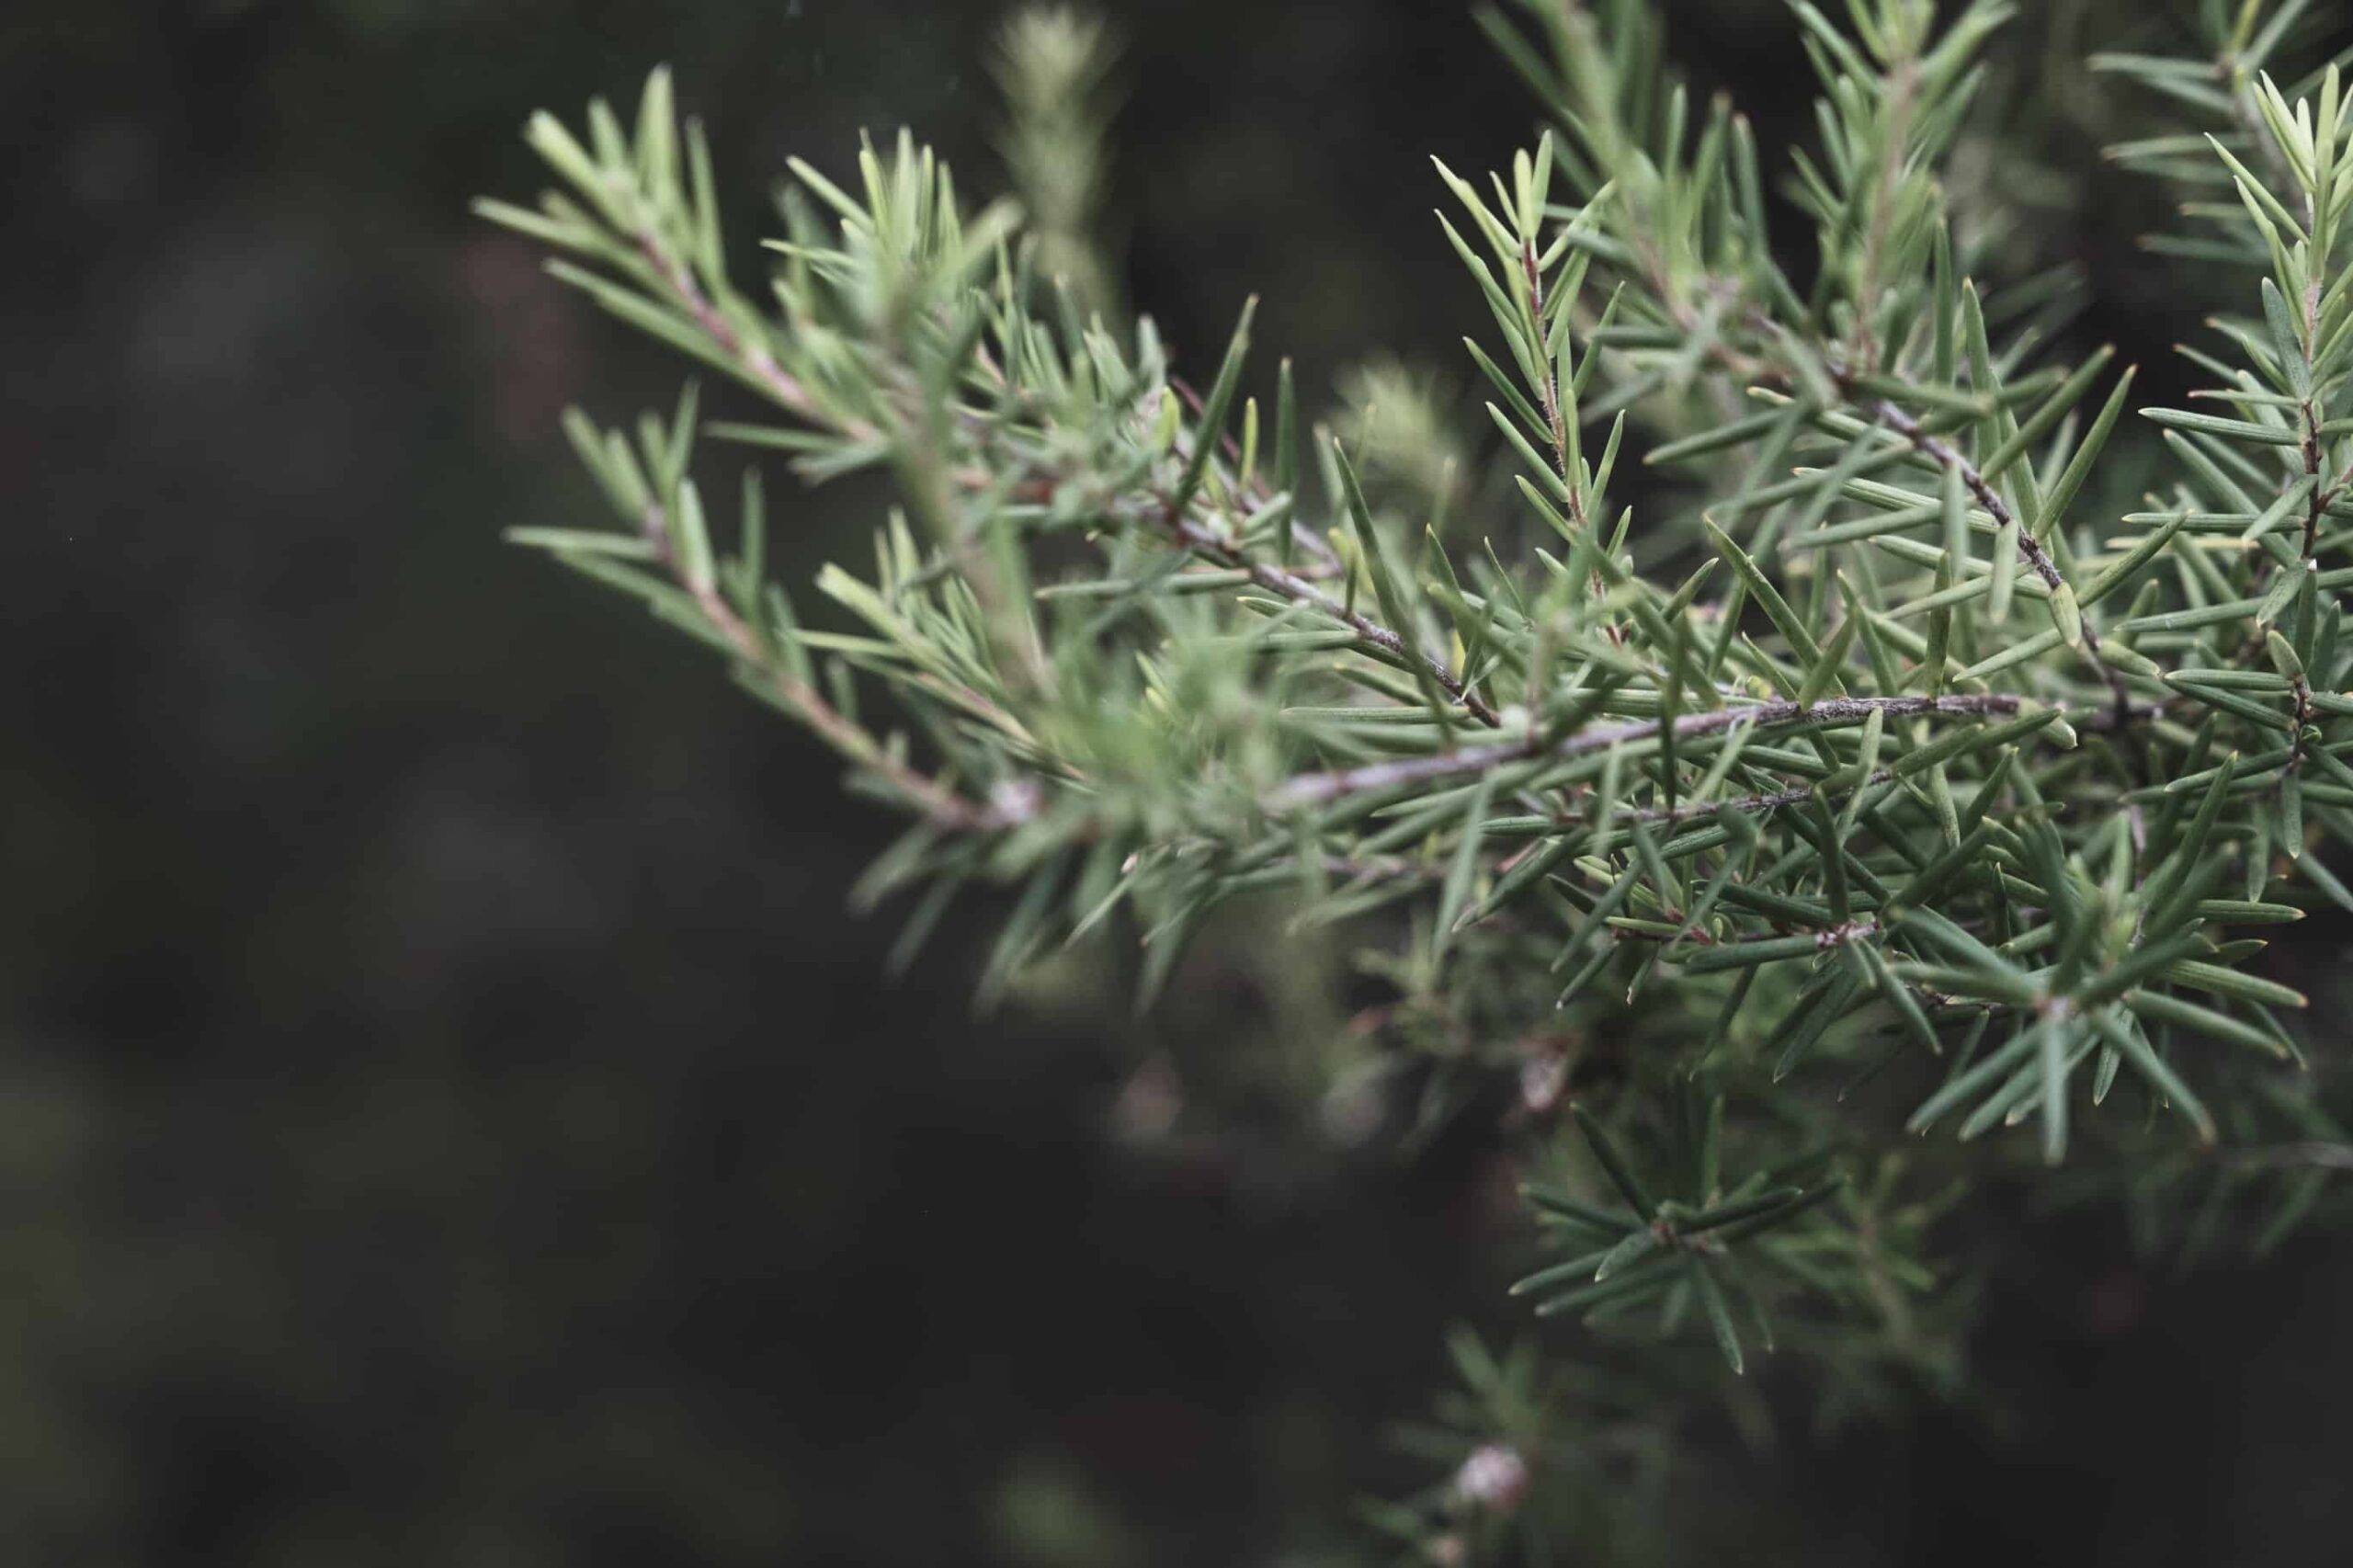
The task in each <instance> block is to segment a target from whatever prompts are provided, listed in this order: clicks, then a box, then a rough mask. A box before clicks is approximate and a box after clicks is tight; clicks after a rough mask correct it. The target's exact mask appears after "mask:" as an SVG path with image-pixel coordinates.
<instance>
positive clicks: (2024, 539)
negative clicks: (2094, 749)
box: [1871, 401, 2132, 714]
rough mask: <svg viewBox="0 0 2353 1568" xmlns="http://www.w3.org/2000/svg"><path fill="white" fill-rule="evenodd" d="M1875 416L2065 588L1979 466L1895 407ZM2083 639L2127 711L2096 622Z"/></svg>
mask: <svg viewBox="0 0 2353 1568" xmlns="http://www.w3.org/2000/svg"><path fill="white" fill-rule="evenodd" d="M1871 415H1872V417H1874V418H1876V419H1877V420H1878V421H1879V422H1880V423H1881V425H1884V426H1887V427H1888V428H1889V429H1891V430H1893V431H1894V432H1895V433H1896V434H1897V435H1899V436H1901V437H1904V439H1905V440H1906V441H1908V442H1910V443H1911V444H1912V449H1913V450H1915V451H1916V452H1918V453H1920V454H1921V455H1922V456H1924V457H1926V458H1927V459H1928V460H1930V461H1932V462H1934V463H1935V464H1937V466H1938V467H1939V468H1944V469H1949V470H1951V471H1952V472H1955V473H1957V474H1959V475H1960V476H1961V483H1962V485H1964V486H1965V487H1966V488H1967V489H1968V491H1969V494H1970V495H1971V496H1972V498H1974V499H1975V501H1976V502H1977V504H1978V505H1979V506H1983V507H1984V508H1985V510H1986V512H1987V514H1988V515H1990V516H1991V517H1993V519H1994V521H1995V525H1996V526H1997V527H2000V528H2016V529H2017V532H2018V559H2020V560H2021V561H2024V562H2026V564H2027V569H2028V570H2029V571H2030V572H2032V573H2033V574H2035V575H2036V576H2038V577H2040V578H2041V579H2042V584H2043V586H2045V587H2047V588H2049V589H2051V590H2052V592H2053V593H2056V592H2058V591H2059V590H2060V589H2062V588H2063V587H2065V586H2066V585H2067V579H2066V578H2065V577H2063V576H2062V575H2061V574H2060V571H2059V567H2058V563H2057V562H2053V561H2052V559H2051V552H2050V551H2046V550H2044V549H2043V548H2042V543H2041V541H2040V540H2038V539H2036V538H2035V537H2034V535H2033V534H2031V533H2029V532H2028V531H2027V529H2026V528H2025V526H2024V525H2023V524H2021V523H2019V521H2018V514H2017V513H2016V512H2013V511H2012V510H2010V504H2009V503H2008V502H2006V501H2005V500H2003V499H2002V496H2001V493H2000V492H1999V491H1997V490H1995V488H1994V486H1993V485H1992V484H1991V483H1987V481H1986V478H1985V475H1984V473H1983V472H1980V471H1979V470H1978V467H1977V465H1976V464H1975V463H1972V462H1971V461H1970V460H1968V459H1967V458H1965V457H1963V456H1961V452H1960V451H1959V450H1958V449H1955V448H1954V447H1953V446H1951V445H1950V444H1949V443H1948V442H1945V441H1941V440H1938V438H1937V437H1934V436H1931V435H1930V434H1928V432H1927V430H1925V429H1923V428H1922V427H1921V425H1920V422H1919V421H1918V420H1916V419H1915V418H1913V417H1912V416H1911V415H1908V414H1906V413H1904V411H1903V410H1902V409H1900V408H1898V407H1896V406H1895V404H1893V403H1888V402H1885V401H1881V402H1880V403H1876V404H1874V405H1873V406H1872V409H1871ZM2083 635H2084V652H2085V653H2088V654H2090V655H2091V659H2092V663H2093V665H2096V666H2097V668H2098V670H2099V673H2100V678H2101V679H2102V680H2104V681H2106V682H2107V683H2108V688H2109V691H2110V692H2111V693H2112V694H2114V696H2115V699H2116V710H2117V712H2118V713H2120V714H2121V713H2123V712H2125V711H2127V710H2129V709H2130V708H2131V704H2132V692H2131V687H2128V686H2126V685H2125V684H2124V676H2123V674H2122V672H2120V670H2118V669H2117V667H2116V666H2115V665H2111V664H2109V662H2108V655H2107V654H2106V653H2104V652H2103V651H2102V650H2101V648H2100V641H2099V633H2098V632H2097V631H2094V630H2093V629H2092V624H2091V622H2090V621H2088V620H2085V621H2084V622H2083Z"/></svg>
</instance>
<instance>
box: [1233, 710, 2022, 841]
mask: <svg viewBox="0 0 2353 1568" xmlns="http://www.w3.org/2000/svg"><path fill="white" fill-rule="evenodd" d="M2023 706H2024V702H2023V700H2022V699H2019V698H2017V697H2012V696H2008V695H2006V694H2003V693H1984V694H1960V695H1949V696H1943V697H1844V698H1836V699H1831V700H1828V701H1823V702H1816V703H1813V704H1810V705H1808V704H1802V703H1797V702H1766V703H1759V704H1756V705H1755V706H1753V707H1747V708H1720V709H1715V710H1711V711H1708V712H1705V713H1687V714H1684V715H1683V716H1682V717H1680V718H1678V719H1677V720H1676V721H1675V722H1674V724H1673V725H1672V726H1669V725H1666V724H1662V723H1659V722H1655V721H1652V722H1640V723H1631V724H1608V725H1603V726H1600V727H1598V728H1595V729H1587V730H1580V731H1578V732H1577V733H1575V734H1573V735H1568V736H1564V737H1562V738H1560V739H1557V740H1548V739H1546V738H1545V737H1543V736H1541V735H1539V734H1533V733H1531V734H1529V735H1528V736H1526V737H1525V738H1523V739H1520V740H1517V741H1499V742H1496V743H1495V744H1492V745H1483V746H1465V747H1462V748H1461V749H1460V750H1456V751H1452V752H1445V753H1440V754H1438V755H1437V756H1415V757H1403V758H1400V759H1398V760H1396V761H1393V762H1375V763H1368V764H1366V765H1365V766H1363V767H1351V768H1344V769H1342V770H1340V771H1337V772H1333V773H1311V774H1306V775H1303V776H1302V777H1300V778H1294V779H1292V780H1290V782H1289V783H1287V784H1284V785H1283V786H1282V787H1281V788H1279V789H1278V790H1275V791H1274V793H1273V794H1271V795H1269V796H1268V797H1267V802H1266V803H1267V811H1268V812H1272V813H1274V814H1277V815H1280V814H1282V813H1285V812H1293V811H1298V810H1301V809H1302V808H1306V807H1312V806H1320V805H1325V804H1328V803H1329V802H1331V801H1336V800H1339V799H1341V798H1342V797H1344V796H1348V795H1355V794H1361V793H1363V792H1364V791H1366V790H1393V789H1401V788H1404V787H1405V786H1407V785H1413V784H1427V783H1432V782H1435V781H1437V780H1438V779H1442V778H1459V777H1461V776H1463V775H1468V774H1479V773H1485V772H1487V771H1489V770H1491V769H1494V768H1497V767H1508V766H1509V765H1511V764H1513V763H1516V762H1527V761H1530V760H1532V759H1534V758H1537V757H1546V758H1550V759H1551V760H1553V761H1558V762H1566V761H1569V760H1572V759H1574V758H1576V757H1580V756H1591V755H1592V754H1594V753H1595V752H1600V751H1608V749H1609V748H1610V747H1612V746H1616V745H1626V744H1634V743H1637V742H1642V741H1648V740H1655V739H1657V738H1659V737H1660V736H1661V735H1663V734H1665V733H1668V732H1669V730H1670V728H1671V729H1672V732H1673V733H1674V735H1675V738H1676V739H1677V740H1689V739H1694V738H1697V737H1699V736H1703V735H1712V734H1717V733H1721V732H1722V731H1725V730H1729V729H1732V728H1733V727H1734V726H1735V725H1739V724H1753V725H1755V726H1756V728H1758V729H1779V728H1781V727H1783V726H1786V725H1790V724H1798V723H1806V724H1814V725H1820V726H1823V727H1825V728H1827V727H1836V726H1843V725H1847V724H1859V723H1861V722H1863V721H1864V720H1865V719H1867V718H1869V717H1870V714H1871V713H1872V712H1874V711H1878V712H1881V713H1884V714H1885V715H1886V716H1887V717H1888V718H1891V719H1903V718H1910V717H1913V716H1915V715H1919V714H1965V715H1969V716H1972V717H1979V718H1983V717H1986V716H1989V715H1994V714H2010V713H2016V712H2018V710H2020V709H2021V708H2022V707H2023Z"/></svg>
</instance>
